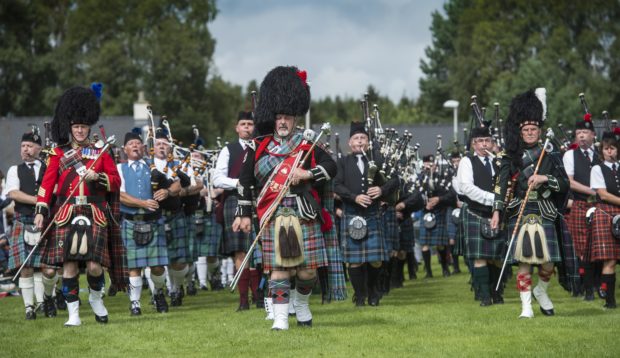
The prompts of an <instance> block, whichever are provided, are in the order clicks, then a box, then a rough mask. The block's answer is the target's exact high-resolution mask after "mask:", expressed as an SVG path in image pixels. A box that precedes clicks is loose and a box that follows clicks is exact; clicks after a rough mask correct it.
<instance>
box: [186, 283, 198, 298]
mask: <svg viewBox="0 0 620 358" xmlns="http://www.w3.org/2000/svg"><path fill="white" fill-rule="evenodd" d="M197 293H198V290H197V289H196V284H195V283H194V282H193V281H192V282H190V283H188V284H187V295H188V296H196V294H197Z"/></svg>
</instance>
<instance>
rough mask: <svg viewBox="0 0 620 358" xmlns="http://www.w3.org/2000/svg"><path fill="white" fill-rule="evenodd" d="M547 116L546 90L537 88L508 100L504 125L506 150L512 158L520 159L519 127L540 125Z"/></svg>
mask: <svg viewBox="0 0 620 358" xmlns="http://www.w3.org/2000/svg"><path fill="white" fill-rule="evenodd" d="M546 117H547V100H546V90H545V89H544V88H537V89H536V90H532V89H530V90H528V91H527V92H524V93H521V94H519V95H517V96H515V97H514V98H513V99H512V102H510V110H509V112H508V119H507V120H506V125H505V126H504V138H505V143H506V152H507V153H508V154H509V155H511V156H512V157H513V159H517V157H518V159H520V156H521V153H520V150H521V149H522V148H521V127H523V126H525V125H536V126H539V127H542V125H543V124H544V122H545V119H546Z"/></svg>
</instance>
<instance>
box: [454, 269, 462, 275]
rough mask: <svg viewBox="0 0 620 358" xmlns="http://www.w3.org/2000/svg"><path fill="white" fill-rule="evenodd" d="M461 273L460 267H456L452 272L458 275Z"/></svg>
mask: <svg viewBox="0 0 620 358" xmlns="http://www.w3.org/2000/svg"><path fill="white" fill-rule="evenodd" d="M460 273H461V269H459V268H455V269H454V270H452V274H453V275H458V274H460Z"/></svg>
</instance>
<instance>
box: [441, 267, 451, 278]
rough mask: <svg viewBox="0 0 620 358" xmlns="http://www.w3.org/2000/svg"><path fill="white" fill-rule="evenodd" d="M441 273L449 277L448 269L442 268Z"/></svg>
mask: <svg viewBox="0 0 620 358" xmlns="http://www.w3.org/2000/svg"><path fill="white" fill-rule="evenodd" d="M442 274H443V277H450V270H448V269H443V270H442Z"/></svg>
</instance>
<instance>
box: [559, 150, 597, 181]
mask: <svg viewBox="0 0 620 358" xmlns="http://www.w3.org/2000/svg"><path fill="white" fill-rule="evenodd" d="M576 150H579V151H581V152H582V153H581V154H582V155H585V154H584V153H583V152H584V150H583V149H581V148H577V149H571V150H569V151H567V152H566V153H564V156H563V157H562V162H563V163H564V170H566V175H569V176H575V162H574V160H575V154H573V152H574V151H576ZM585 151H587V152H588V157H589V158H590V160H592V159H593V158H594V147H590V148H588V149H586V150H585Z"/></svg>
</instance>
